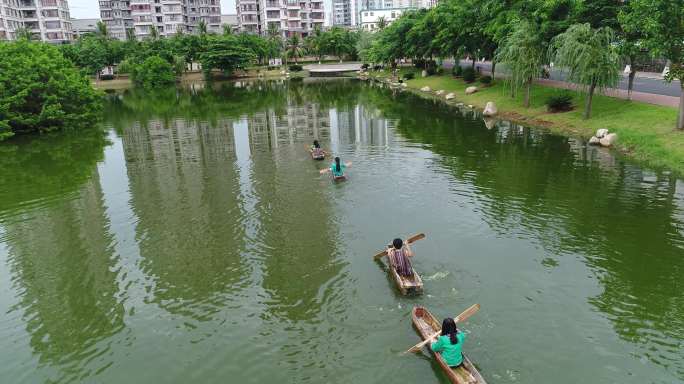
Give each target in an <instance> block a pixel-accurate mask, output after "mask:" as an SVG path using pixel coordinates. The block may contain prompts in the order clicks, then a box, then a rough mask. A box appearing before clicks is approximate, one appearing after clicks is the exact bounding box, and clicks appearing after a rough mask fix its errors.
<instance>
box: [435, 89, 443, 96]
mask: <svg viewBox="0 0 684 384" xmlns="http://www.w3.org/2000/svg"><path fill="white" fill-rule="evenodd" d="M443 94H444V90H443V89H440V90H439V91H437V92H435V95H439V96H442V95H443Z"/></svg>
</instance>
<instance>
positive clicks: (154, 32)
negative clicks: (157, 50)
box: [150, 25, 159, 40]
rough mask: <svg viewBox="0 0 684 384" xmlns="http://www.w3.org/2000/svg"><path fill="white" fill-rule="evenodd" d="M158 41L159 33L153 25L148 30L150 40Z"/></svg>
mask: <svg viewBox="0 0 684 384" xmlns="http://www.w3.org/2000/svg"><path fill="white" fill-rule="evenodd" d="M157 39H159V31H158V30H157V27H155V26H154V25H153V26H152V29H150V40H157Z"/></svg>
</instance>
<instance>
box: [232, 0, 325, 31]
mask: <svg viewBox="0 0 684 384" xmlns="http://www.w3.org/2000/svg"><path fill="white" fill-rule="evenodd" d="M236 8H237V14H238V25H239V29H240V31H243V32H251V33H258V34H261V35H265V34H267V33H268V31H269V30H277V31H279V33H280V34H281V36H283V37H290V36H294V35H298V36H307V35H308V34H309V33H311V32H312V31H313V30H314V29H315V28H316V27H317V26H318V27H320V28H323V23H324V21H325V7H324V5H323V0H236Z"/></svg>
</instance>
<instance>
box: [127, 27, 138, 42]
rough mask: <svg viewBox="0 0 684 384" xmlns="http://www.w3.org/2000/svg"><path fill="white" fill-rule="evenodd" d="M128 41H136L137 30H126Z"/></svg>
mask: <svg viewBox="0 0 684 384" xmlns="http://www.w3.org/2000/svg"><path fill="white" fill-rule="evenodd" d="M126 40H128V41H135V40H136V38H135V29H133V28H127V29H126Z"/></svg>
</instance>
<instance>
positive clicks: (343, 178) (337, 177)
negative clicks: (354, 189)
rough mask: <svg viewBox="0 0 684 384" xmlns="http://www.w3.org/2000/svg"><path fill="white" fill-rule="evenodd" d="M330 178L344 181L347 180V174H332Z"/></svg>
mask: <svg viewBox="0 0 684 384" xmlns="http://www.w3.org/2000/svg"><path fill="white" fill-rule="evenodd" d="M332 179H333V181H345V180H347V176H333V177H332Z"/></svg>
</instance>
